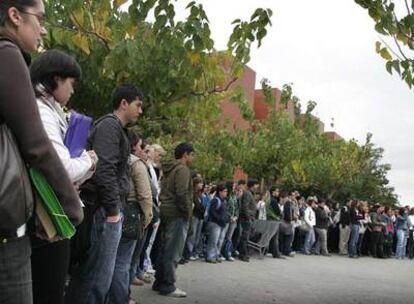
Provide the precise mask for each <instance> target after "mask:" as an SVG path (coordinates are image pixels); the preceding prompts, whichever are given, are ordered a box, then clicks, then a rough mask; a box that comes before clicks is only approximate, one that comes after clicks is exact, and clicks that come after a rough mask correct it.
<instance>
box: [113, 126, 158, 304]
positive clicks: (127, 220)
mask: <svg viewBox="0 0 414 304" xmlns="http://www.w3.org/2000/svg"><path fill="white" fill-rule="evenodd" d="M129 142H130V145H131V155H130V160H129V163H130V175H129V194H128V199H127V202H126V205H125V207H124V211H126V209H125V208H130V210H131V211H132V210H139V213H138V214H139V215H138V214H137V213H136V212H132V213H128V212H124V222H123V224H122V225H123V227H122V236H121V240H120V241H119V246H118V250H117V254H116V261H115V269H114V274H113V277H112V282H111V287H110V289H109V292H108V301H107V302H108V303H109V304H124V303H136V301H135V300H133V299H131V298H130V289H129V285H130V283H131V282H132V281H133V280H134V279H135V270H136V267H137V264H136V261H134V260H133V257H134V253H135V250H136V246H140V243H142V241H143V238H144V236H145V232H144V231H145V230H146V228H147V227H148V225H149V224H150V223H151V220H152V193H151V186H150V178H149V174H148V168H147V164H146V157H147V156H146V153H145V152H144V148H145V143H144V144H143V140H142V138H141V136H140V135H138V134H137V133H135V132H133V131H130V132H129ZM137 215H138V216H137ZM134 226H135V227H137V228H135V227H134ZM131 227H134V228H131ZM131 231H133V233H131ZM134 232H137V233H134ZM138 256H139V254H138Z"/></svg>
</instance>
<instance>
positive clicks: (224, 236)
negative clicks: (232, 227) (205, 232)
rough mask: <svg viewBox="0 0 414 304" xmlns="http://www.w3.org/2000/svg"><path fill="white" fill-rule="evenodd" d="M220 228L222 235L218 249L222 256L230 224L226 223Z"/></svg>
mask: <svg viewBox="0 0 414 304" xmlns="http://www.w3.org/2000/svg"><path fill="white" fill-rule="evenodd" d="M220 228H221V230H220V236H219V239H218V243H217V250H218V255H219V256H221V250H222V249H223V243H224V240H225V238H226V235H227V230H228V229H229V224H226V226H224V227H220Z"/></svg>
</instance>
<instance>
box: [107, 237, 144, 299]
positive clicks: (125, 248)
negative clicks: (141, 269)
mask: <svg viewBox="0 0 414 304" xmlns="http://www.w3.org/2000/svg"><path fill="white" fill-rule="evenodd" d="M136 244H137V241H136V240H130V239H126V238H123V237H122V238H121V240H120V242H119V246H118V251H117V253H116V262H115V270H114V275H113V276H112V283H111V287H110V289H109V292H108V303H110V304H125V303H128V299H129V282H130V279H129V270H130V268H131V261H132V255H133V253H134V249H135V245H136Z"/></svg>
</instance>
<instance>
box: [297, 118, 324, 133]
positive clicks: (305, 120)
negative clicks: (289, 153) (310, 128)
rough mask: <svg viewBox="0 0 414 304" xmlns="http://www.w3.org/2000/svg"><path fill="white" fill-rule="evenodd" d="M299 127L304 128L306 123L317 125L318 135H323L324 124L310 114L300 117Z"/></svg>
mask: <svg viewBox="0 0 414 304" xmlns="http://www.w3.org/2000/svg"><path fill="white" fill-rule="evenodd" d="M299 120H300V126H301V127H302V128H304V127H305V126H306V124H307V123H309V122H311V123H315V124H316V125H317V129H318V133H319V134H323V132H324V131H325V124H324V123H323V122H322V121H321V120H320V119H319V118H318V117H316V116H314V115H312V114H301V115H300V118H299Z"/></svg>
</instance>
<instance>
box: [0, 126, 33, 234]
mask: <svg viewBox="0 0 414 304" xmlns="http://www.w3.org/2000/svg"><path fill="white" fill-rule="evenodd" d="M33 205H34V204H33V194H32V187H31V185H30V180H29V176H28V174H27V170H26V165H25V163H24V161H23V159H22V157H21V155H20V151H19V148H18V146H17V144H16V140H15V138H14V136H13V134H12V132H11V130H10V129H9V127H8V126H7V125H6V124H5V123H4V122H2V121H0V232H2V233H3V232H5V233H13V232H15V231H16V230H17V228H19V227H20V226H22V225H23V224H25V223H26V222H27V221H28V219H29V218H30V217H31V215H32V213H33Z"/></svg>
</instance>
